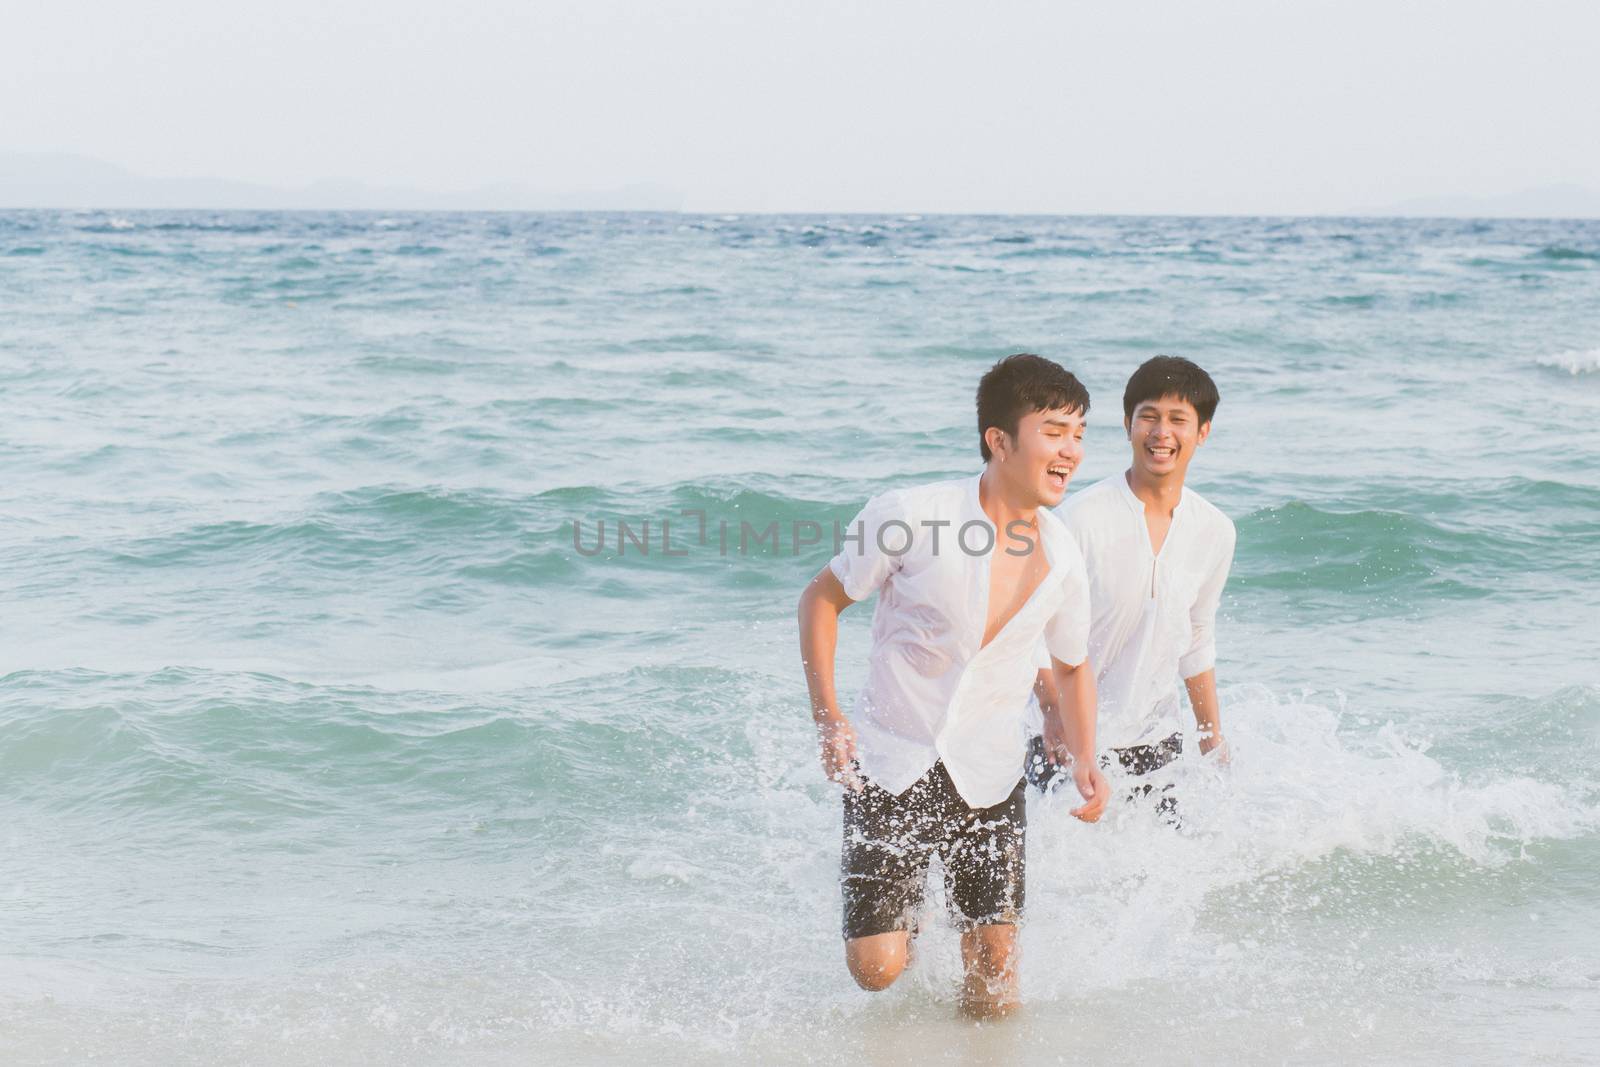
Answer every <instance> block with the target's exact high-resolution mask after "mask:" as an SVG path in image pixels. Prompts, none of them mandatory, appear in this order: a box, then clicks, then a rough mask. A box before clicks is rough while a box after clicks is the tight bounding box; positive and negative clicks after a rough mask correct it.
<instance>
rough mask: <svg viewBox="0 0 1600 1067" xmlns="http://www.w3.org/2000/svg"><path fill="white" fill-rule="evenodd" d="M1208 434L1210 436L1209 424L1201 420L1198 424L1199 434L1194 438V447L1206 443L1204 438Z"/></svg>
mask: <svg viewBox="0 0 1600 1067" xmlns="http://www.w3.org/2000/svg"><path fill="white" fill-rule="evenodd" d="M1210 436H1211V424H1210V423H1209V422H1202V423H1201V424H1200V434H1199V436H1198V437H1196V438H1195V439H1194V447H1196V448H1199V447H1200V446H1201V445H1203V444H1205V443H1206V438H1208V437H1210Z"/></svg>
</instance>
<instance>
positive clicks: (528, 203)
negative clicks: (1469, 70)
mask: <svg viewBox="0 0 1600 1067" xmlns="http://www.w3.org/2000/svg"><path fill="white" fill-rule="evenodd" d="M685 200H686V197H685V195H684V193H682V192H681V191H679V190H677V189H671V188H667V187H665V186H661V185H652V184H637V185H623V186H618V187H617V188H614V189H596V190H587V191H581V192H551V191H546V190H539V189H533V188H530V187H528V186H525V185H518V184H514V183H499V184H494V185H484V186H480V187H478V188H475V189H468V190H464V191H460V192H445V193H441V192H429V191H427V190H423V189H407V188H401V187H394V186H379V185H368V184H366V183H364V182H358V181H346V180H337V179H330V180H324V181H318V182H313V183H312V184H310V185H307V186H303V187H301V188H297V189H286V188H281V187H278V186H272V185H262V184H258V183H255V182H243V181H233V180H230V179H226V178H150V177H145V176H144V175H140V174H135V173H133V172H132V171H129V170H127V169H126V168H124V167H119V166H117V165H116V164H114V163H107V162H105V161H104V160H99V159H94V158H91V157H89V156H80V155H70V154H67V153H59V152H41V153H25V152H0V209H3V208H85V209H96V208H99V209H111V208H128V209H138V208H156V209H170V210H181V209H184V208H197V209H211V210H229V209H237V210H264V211H274V210H281V211H295V210H367V211H681V210H682V209H683V205H684V202H685ZM1318 214H1338V215H1354V216H1379V217H1413V218H1435V217H1439V218H1452V217H1453V218H1600V193H1597V192H1595V191H1594V190H1591V189H1586V188H1584V187H1582V186H1578V185H1551V186H1546V187H1543V188H1538V189H1528V190H1525V191H1523V192H1519V193H1510V194H1506V195H1504V196H1489V197H1471V196H1434V197H1421V198H1417V199H1412V200H1403V201H1400V202H1398V203H1395V204H1390V205H1388V206H1385V207H1368V208H1366V209H1362V210H1355V211H1347V212H1319V213H1318Z"/></svg>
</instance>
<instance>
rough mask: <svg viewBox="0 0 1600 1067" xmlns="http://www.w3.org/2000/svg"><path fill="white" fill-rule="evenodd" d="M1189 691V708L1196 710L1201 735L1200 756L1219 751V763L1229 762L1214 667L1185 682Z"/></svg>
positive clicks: (1196, 723)
mask: <svg viewBox="0 0 1600 1067" xmlns="http://www.w3.org/2000/svg"><path fill="white" fill-rule="evenodd" d="M1183 685H1184V688H1186V689H1187V690H1189V706H1190V707H1191V708H1193V709H1194V724H1195V727H1196V728H1197V729H1198V731H1199V734H1200V754H1201V755H1202V756H1204V755H1205V754H1206V753H1208V752H1211V751H1212V750H1213V749H1215V750H1217V762H1218V763H1227V762H1228V741H1227V739H1226V738H1224V737H1223V736H1222V721H1221V719H1222V710H1221V706H1220V704H1219V703H1218V701H1217V671H1216V668H1215V667H1213V668H1212V669H1210V670H1208V671H1202V672H1201V673H1200V674H1197V675H1195V676H1194V677H1193V678H1185V679H1184V680H1183Z"/></svg>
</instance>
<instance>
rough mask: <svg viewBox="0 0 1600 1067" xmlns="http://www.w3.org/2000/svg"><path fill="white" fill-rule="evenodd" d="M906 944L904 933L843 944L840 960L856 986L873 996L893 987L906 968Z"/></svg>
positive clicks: (873, 936) (896, 932) (888, 934)
mask: <svg viewBox="0 0 1600 1067" xmlns="http://www.w3.org/2000/svg"><path fill="white" fill-rule="evenodd" d="M906 941H907V938H906V933H905V931H904V930H892V931H890V932H889V933H886V934H872V935H871V936H868V937H854V938H851V939H850V940H849V941H846V942H845V943H844V961H845V965H846V966H847V967H849V968H850V977H852V978H854V979H855V980H856V985H858V986H860V987H861V988H862V989H865V990H869V991H870V992H873V993H876V992H878V991H879V990H883V989H888V988H889V987H890V986H892V985H894V982H895V979H896V978H899V977H900V972H902V971H904V970H905V969H906Z"/></svg>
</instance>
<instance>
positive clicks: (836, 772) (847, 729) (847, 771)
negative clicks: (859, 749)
mask: <svg viewBox="0 0 1600 1067" xmlns="http://www.w3.org/2000/svg"><path fill="white" fill-rule="evenodd" d="M817 747H818V749H819V750H820V754H821V757H822V773H823V774H825V775H827V776H828V781H830V782H838V783H839V784H840V785H842V786H844V787H845V788H846V789H849V790H852V791H854V792H857V793H859V792H860V791H861V789H862V784H863V783H862V781H861V776H860V775H859V774H857V773H856V766H855V763H856V732H855V730H854V729H853V728H852V727H851V726H850V723H849V721H848V720H847V719H845V718H844V716H842V715H841V716H839V717H838V718H826V719H818V720H817Z"/></svg>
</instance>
